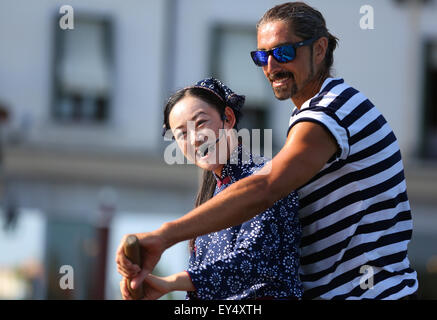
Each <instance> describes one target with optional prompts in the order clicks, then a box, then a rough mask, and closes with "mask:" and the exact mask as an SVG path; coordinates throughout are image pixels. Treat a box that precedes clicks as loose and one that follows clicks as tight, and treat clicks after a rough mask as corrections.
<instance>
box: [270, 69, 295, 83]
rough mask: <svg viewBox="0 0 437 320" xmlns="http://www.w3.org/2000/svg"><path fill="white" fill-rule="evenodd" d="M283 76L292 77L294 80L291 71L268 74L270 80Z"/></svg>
mask: <svg viewBox="0 0 437 320" xmlns="http://www.w3.org/2000/svg"><path fill="white" fill-rule="evenodd" d="M284 78H292V79H293V80H294V75H293V73H291V72H287V71H281V72H277V73H275V74H273V75H271V76H269V80H270V81H276V80H279V79H284Z"/></svg>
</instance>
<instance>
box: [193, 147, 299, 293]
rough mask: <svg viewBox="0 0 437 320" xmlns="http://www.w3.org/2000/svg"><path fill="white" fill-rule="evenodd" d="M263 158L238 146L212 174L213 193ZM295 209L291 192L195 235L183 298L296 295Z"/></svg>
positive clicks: (256, 166) (257, 166)
mask: <svg viewBox="0 0 437 320" xmlns="http://www.w3.org/2000/svg"><path fill="white" fill-rule="evenodd" d="M237 157H238V158H237ZM237 159H238V161H237ZM265 162H266V160H265V159H262V158H253V157H252V155H250V154H248V153H246V152H245V151H244V148H243V147H241V146H239V147H238V148H236V149H235V150H234V151H233V152H232V154H231V157H230V160H229V161H228V163H227V164H225V165H224V167H223V170H222V175H221V177H220V178H219V177H217V176H216V179H217V186H216V189H215V192H214V196H215V195H216V194H218V193H219V192H221V191H223V190H224V189H226V188H227V187H228V186H229V185H231V184H232V183H234V182H236V181H238V180H240V179H242V178H244V177H247V176H250V175H252V174H253V173H254V172H256V171H257V170H259V169H260V168H261V167H262V166H263V165H264V163H265ZM297 210H298V198H297V194H296V193H295V192H292V193H290V194H289V195H288V196H287V197H285V198H283V199H281V200H278V201H277V202H275V204H274V205H273V206H272V207H271V208H269V209H267V210H266V211H264V212H263V213H261V214H259V215H257V216H256V217H255V218H253V219H251V220H249V221H247V222H245V223H243V224H241V225H238V226H234V227H231V228H228V229H224V230H221V231H219V232H214V233H210V234H207V235H204V236H200V237H198V238H197V239H196V241H195V249H194V251H193V252H192V253H191V257H190V261H189V266H188V269H187V272H188V274H189V276H190V278H191V280H192V282H193V285H194V287H195V288H196V290H195V291H190V292H187V299H201V300H211V299H220V300H221V299H258V298H270V299H293V298H294V299H296V298H297V299H300V298H301V297H302V294H303V289H302V284H301V281H300V279H299V272H298V270H299V253H300V251H299V245H300V238H301V227H300V223H299V218H298V213H297Z"/></svg>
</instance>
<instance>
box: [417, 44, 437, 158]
mask: <svg viewBox="0 0 437 320" xmlns="http://www.w3.org/2000/svg"><path fill="white" fill-rule="evenodd" d="M435 88H437V40H433V41H428V42H427V43H426V44H425V88H424V90H425V93H424V110H425V112H424V117H423V119H424V123H423V124H424V125H423V132H422V136H423V139H422V140H423V143H422V152H421V153H422V156H423V157H424V158H428V159H437V91H436V90H435Z"/></svg>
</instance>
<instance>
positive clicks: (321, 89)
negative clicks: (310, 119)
mask: <svg viewBox="0 0 437 320" xmlns="http://www.w3.org/2000/svg"><path fill="white" fill-rule="evenodd" d="M333 80H342V79H341V78H326V79H325V81H323V84H322V85H321V87H320V90H319V92H317V93H316V94H315V95H314V96H313V97H311V98H309V99H308V100H307V101H305V102H304V103H303V104H302V106H301V107H300V110H303V109H305V108H308V107H309V106H310V103H311V100H312V99H314V98H315V97H317V96H318V95H319V94H320V93H321V92H322V91H323V89H325V87H326V86H327V85H328V84H329V83H330V82H331V81H333ZM296 109H297V107H294V109H293V115H294V114H296V113H298V112H299V111H300V110H296ZM295 111H296V113H295Z"/></svg>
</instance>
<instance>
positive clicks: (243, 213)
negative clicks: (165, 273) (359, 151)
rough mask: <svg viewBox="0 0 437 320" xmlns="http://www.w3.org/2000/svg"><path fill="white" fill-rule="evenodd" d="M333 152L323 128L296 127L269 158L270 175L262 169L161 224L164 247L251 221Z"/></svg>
mask: <svg viewBox="0 0 437 320" xmlns="http://www.w3.org/2000/svg"><path fill="white" fill-rule="evenodd" d="M336 151H337V144H336V142H335V140H334V138H333V137H332V136H331V134H330V133H328V132H327V131H326V129H324V128H323V127H322V126H320V125H318V124H315V123H312V122H301V123H298V124H296V125H295V126H294V127H293V128H292V129H291V130H290V132H289V135H288V138H287V141H286V143H285V145H284V147H283V148H282V149H281V151H280V152H279V153H278V154H277V155H276V156H275V157H274V158H273V159H272V162H271V170H270V172H269V173H267V174H263V172H262V171H263V170H264V169H266V170H268V169H267V168H264V169H262V170H260V172H259V174H256V175H251V176H249V177H246V178H244V179H241V180H239V181H237V182H236V183H234V184H232V185H231V186H229V187H228V188H226V189H225V190H223V191H222V192H220V193H219V194H218V195H216V196H215V197H213V198H212V199H210V200H208V201H207V202H205V203H204V204H202V205H201V206H199V207H197V208H195V209H194V210H192V211H191V212H189V213H188V214H186V215H185V216H183V217H181V218H179V219H177V220H175V221H172V222H168V223H166V224H164V225H163V226H162V227H161V228H160V229H159V230H160V232H161V235H162V236H163V237H164V239H165V241H166V246H168V247H170V246H172V245H173V244H175V243H178V242H180V241H183V240H187V239H191V238H194V237H196V236H199V235H203V234H207V233H211V232H214V231H218V230H221V229H225V228H228V227H231V226H234V225H238V224H241V223H243V222H244V221H247V220H249V219H251V218H253V217H254V216H256V215H257V214H259V213H261V212H263V211H265V210H266V209H268V208H269V207H271V206H272V205H273V204H274V203H275V201H277V200H279V199H281V198H283V197H285V196H286V195H288V194H289V193H290V192H291V191H293V190H296V189H298V188H299V187H301V186H302V185H304V184H305V183H306V182H308V181H309V180H310V179H311V178H312V177H314V176H315V175H316V174H317V173H318V172H319V171H320V170H321V168H322V167H323V166H324V165H325V164H326V162H327V161H328V160H329V159H330V158H331V157H332V155H333V154H334V153H335V152H336ZM266 170H264V171H266Z"/></svg>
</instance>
